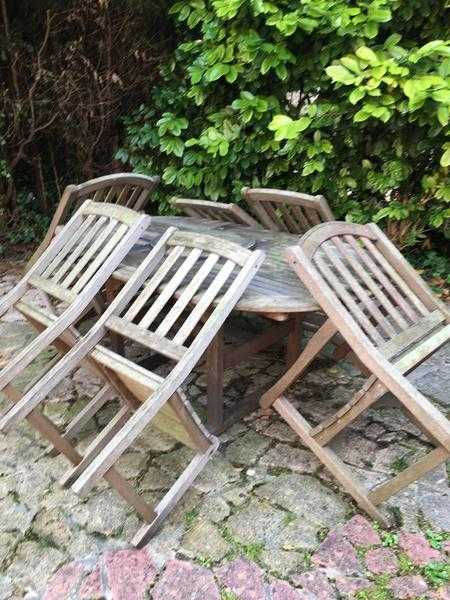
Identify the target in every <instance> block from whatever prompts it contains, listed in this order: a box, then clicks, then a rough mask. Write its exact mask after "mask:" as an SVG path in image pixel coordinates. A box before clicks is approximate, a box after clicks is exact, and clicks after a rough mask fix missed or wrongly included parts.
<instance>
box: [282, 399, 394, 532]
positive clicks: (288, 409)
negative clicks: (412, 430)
mask: <svg viewBox="0 0 450 600" xmlns="http://www.w3.org/2000/svg"><path fill="white" fill-rule="evenodd" d="M273 408H274V409H275V410H276V411H277V412H278V413H279V414H280V415H281V416H282V417H283V419H285V421H286V422H287V423H288V425H290V426H291V427H292V429H293V430H294V431H295V432H296V433H297V434H298V435H299V436H300V439H301V440H302V442H303V443H304V444H305V445H306V446H308V448H309V449H310V450H311V451H312V452H313V453H314V454H315V455H316V456H317V458H318V459H319V460H320V461H321V462H322V463H323V464H324V465H325V467H327V469H328V470H329V471H331V473H332V474H333V476H334V477H335V478H336V479H337V480H338V481H339V483H340V484H341V485H342V487H343V488H344V489H345V490H346V491H347V492H348V493H349V494H350V495H351V496H352V497H353V498H354V500H355V501H356V503H357V504H358V506H359V507H360V508H362V509H363V510H364V511H365V512H366V513H367V514H368V515H370V516H371V517H372V518H373V519H376V520H377V521H378V522H379V523H381V524H382V525H383V526H389V521H388V520H387V519H386V517H385V516H384V515H383V514H382V513H381V512H380V511H379V510H378V509H377V507H376V506H375V504H374V503H373V502H371V500H370V499H369V496H368V494H367V491H366V490H365V489H364V488H363V487H362V486H361V485H360V484H359V483H358V482H357V481H356V480H355V478H354V477H353V475H352V474H351V472H350V470H349V469H348V467H347V466H346V465H345V464H344V463H343V462H342V461H341V459H340V458H339V457H338V456H337V455H336V454H335V453H334V452H333V451H332V450H330V449H329V448H325V447H323V446H321V445H320V444H318V443H317V442H316V440H315V439H314V438H313V437H312V436H311V433H310V432H311V426H310V425H309V423H308V422H307V421H306V419H304V418H303V417H302V416H301V414H300V413H299V412H298V411H297V410H296V409H295V408H294V407H293V406H292V404H291V403H290V402H289V400H287V398H284V397H283V396H281V397H280V398H278V399H277V400H276V401H275V402H274V404H273Z"/></svg>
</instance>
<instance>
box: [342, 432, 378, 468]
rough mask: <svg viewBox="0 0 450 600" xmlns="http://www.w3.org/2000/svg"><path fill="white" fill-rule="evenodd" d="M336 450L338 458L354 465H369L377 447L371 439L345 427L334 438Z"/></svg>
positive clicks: (375, 454)
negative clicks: (337, 436)
mask: <svg viewBox="0 0 450 600" xmlns="http://www.w3.org/2000/svg"><path fill="white" fill-rule="evenodd" d="M335 446H336V451H337V453H338V454H339V456H340V458H341V459H342V460H343V461H344V462H346V463H348V464H351V465H355V466H356V467H363V468H364V467H371V466H372V464H373V461H374V460H376V456H377V454H378V451H379V448H378V444H377V443H376V442H374V441H373V440H368V439H367V438H365V437H363V436H362V435H361V434H360V433H354V432H353V431H352V430H351V429H345V430H344V431H343V432H342V434H341V435H340V436H339V438H336V444H335Z"/></svg>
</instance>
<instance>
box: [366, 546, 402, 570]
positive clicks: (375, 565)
mask: <svg viewBox="0 0 450 600" xmlns="http://www.w3.org/2000/svg"><path fill="white" fill-rule="evenodd" d="M365 559H366V566H367V568H368V569H369V571H372V573H374V574H375V575H380V574H383V573H389V574H393V573H396V572H397V571H398V560H397V557H396V556H395V554H394V553H393V552H392V550H389V548H375V549H374V550H369V551H368V552H367V554H366V556H365Z"/></svg>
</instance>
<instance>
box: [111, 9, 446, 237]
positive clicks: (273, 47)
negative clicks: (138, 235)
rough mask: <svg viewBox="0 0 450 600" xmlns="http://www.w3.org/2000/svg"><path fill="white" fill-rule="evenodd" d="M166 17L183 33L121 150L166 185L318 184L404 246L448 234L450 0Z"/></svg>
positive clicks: (228, 195) (221, 194) (235, 190)
mask: <svg viewBox="0 0 450 600" xmlns="http://www.w3.org/2000/svg"><path fill="white" fill-rule="evenodd" d="M170 13H171V15H172V18H173V20H174V26H175V27H177V29H178V35H179V38H180V39H182V41H183V43H181V44H180V45H179V46H178V48H177V50H176V51H175V53H174V55H173V57H172V59H171V61H170V62H169V63H168V64H167V65H165V67H164V69H163V73H162V75H163V83H162V84H161V85H160V86H159V87H158V88H157V89H156V90H155V92H154V94H153V98H152V101H151V102H150V103H149V104H148V105H146V106H142V107H140V109H139V110H138V111H137V112H136V113H135V114H133V115H131V116H130V117H128V118H126V119H125V126H126V140H125V143H124V144H123V148H122V149H121V150H120V151H119V153H118V155H117V157H118V158H119V159H120V160H122V161H123V162H128V163H130V164H131V165H132V166H133V167H134V168H135V169H136V170H138V171H141V172H151V173H154V172H158V173H162V174H163V180H164V182H165V184H166V191H167V192H168V193H170V192H171V191H176V193H178V194H179V193H181V194H186V195H188V196H191V197H207V198H211V199H218V198H220V199H227V200H232V201H237V200H238V199H239V195H240V188H241V187H242V186H244V185H252V186H270V187H280V188H286V189H292V190H302V191H307V192H312V193H321V194H324V195H325V196H326V197H327V198H328V200H329V202H330V203H331V205H332V206H333V209H334V210H335V212H336V214H337V216H338V217H344V216H345V218H347V219H348V220H352V221H357V222H366V221H368V220H375V221H380V222H381V223H382V224H383V226H384V227H385V229H387V231H388V233H389V235H390V236H391V237H392V238H393V239H394V240H395V241H396V242H397V243H398V244H399V245H400V246H402V247H404V246H413V245H417V244H421V243H422V242H423V241H424V240H425V238H426V237H427V236H429V235H430V234H435V233H436V232H437V233H438V234H439V235H438V236H437V237H438V238H439V236H444V237H446V238H447V239H449V238H450V205H449V201H450V182H449V178H448V167H449V164H450V141H449V138H448V134H449V130H448V121H449V106H450V42H448V41H446V40H445V35H446V33H448V30H447V28H446V23H447V22H448V14H447V15H446V10H445V2H441V1H436V0H431V1H429V2H423V0H409V1H408V2H406V1H404V0H354V1H353V2H348V0H300V1H298V0H296V1H294V0H284V1H283V0H280V1H277V0H275V1H273V2H270V1H265V0H213V1H208V2H205V1H203V0H191V1H182V2H177V3H176V4H174V5H173V6H172V8H171V10H170ZM434 237H436V236H434Z"/></svg>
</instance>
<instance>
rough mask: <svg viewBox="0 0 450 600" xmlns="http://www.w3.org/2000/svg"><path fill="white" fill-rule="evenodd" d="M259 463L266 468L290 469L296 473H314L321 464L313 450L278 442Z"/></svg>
mask: <svg viewBox="0 0 450 600" xmlns="http://www.w3.org/2000/svg"><path fill="white" fill-rule="evenodd" d="M259 464H260V465H261V466H263V467H266V468H283V469H289V470H290V471H293V472H294V473H314V472H315V471H317V469H318V468H319V466H320V463H319V461H318V460H317V458H316V457H315V456H314V454H313V453H312V452H310V451H309V450H305V449H304V448H296V447H292V446H289V445H288V444H277V445H276V446H274V447H273V448H270V450H268V452H266V453H265V454H264V455H263V457H262V458H261V460H260V461H259Z"/></svg>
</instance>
